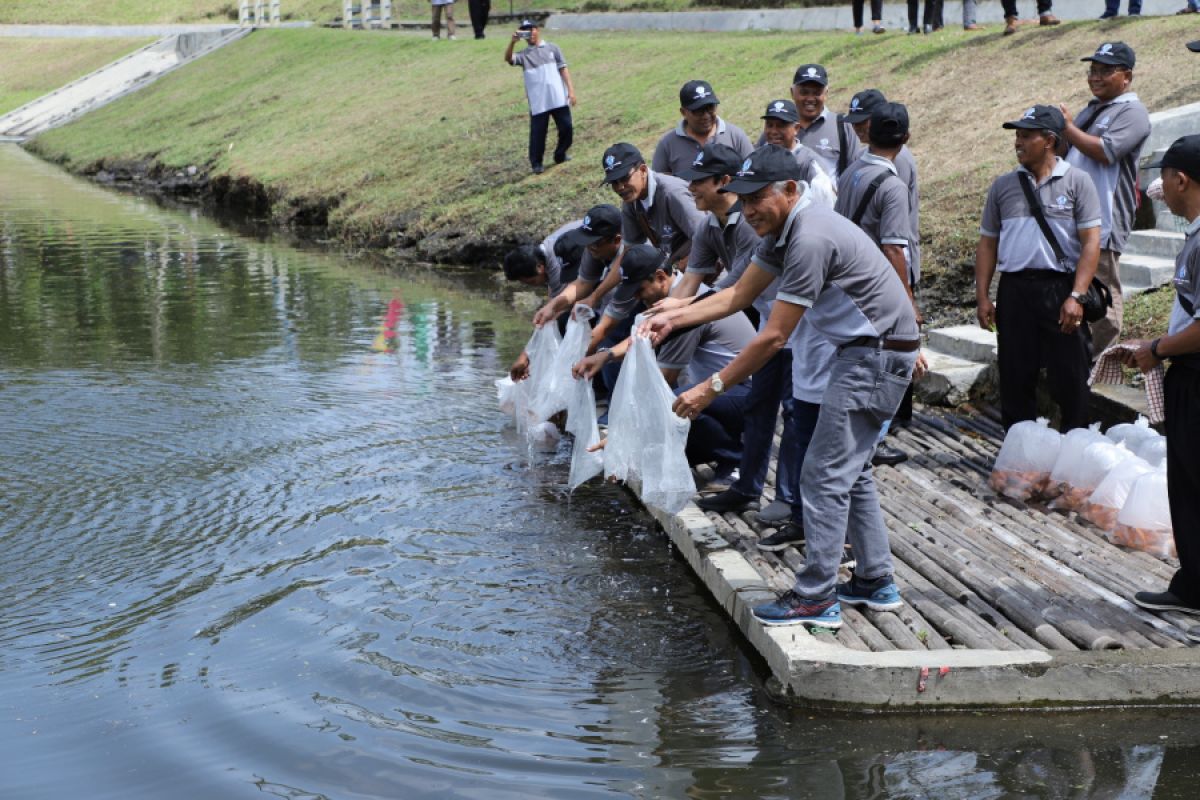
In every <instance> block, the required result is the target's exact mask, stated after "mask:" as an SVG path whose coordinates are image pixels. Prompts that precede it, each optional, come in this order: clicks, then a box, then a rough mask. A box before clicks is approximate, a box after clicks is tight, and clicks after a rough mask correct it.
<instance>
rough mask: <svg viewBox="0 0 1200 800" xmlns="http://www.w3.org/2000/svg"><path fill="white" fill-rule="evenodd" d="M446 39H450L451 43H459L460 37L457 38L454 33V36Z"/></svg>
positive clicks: (451, 35)
mask: <svg viewBox="0 0 1200 800" xmlns="http://www.w3.org/2000/svg"><path fill="white" fill-rule="evenodd" d="M446 38H447V39H449V40H450V41H452V42H457V41H458V37H457V36H455V35H454V34H453V33H452V34H450V35H449V36H447V37H446Z"/></svg>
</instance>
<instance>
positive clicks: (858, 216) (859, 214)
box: [850, 169, 892, 225]
mask: <svg viewBox="0 0 1200 800" xmlns="http://www.w3.org/2000/svg"><path fill="white" fill-rule="evenodd" d="M891 174H892V173H891V172H889V171H888V170H886V169H885V170H884V171H883V172H881V173H879V174H878V175H876V176H875V179H874V180H872V181H871V183H870V184H868V185H867V192H866V194H864V195H863V196H862V200H860V201H859V203H858V208H856V209H854V216H852V217H850V221H851V222H853V223H854V224H855V225H859V224H861V223H862V218H863V215H864V214H866V213H867V207H868V206H869V205H871V201H872V200H874V199H875V192H877V191H879V187H880V185H882V184H883V182H884V181H886V180H887V179H888V176H889V175H891Z"/></svg>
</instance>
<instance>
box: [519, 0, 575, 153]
mask: <svg viewBox="0 0 1200 800" xmlns="http://www.w3.org/2000/svg"><path fill="white" fill-rule="evenodd" d="M522 40H524V41H525V43H526V45H525V49H524V50H522V51H521V52H519V53H516V54H515V55H514V54H513V46H514V45H515V44H516V43H517V42H518V41H522ZM504 60H505V61H507V62H508V63H509V64H512V65H513V66H515V67H521V68H522V69H523V70H524V71H525V96H526V97H527V98H528V100H529V164H530V166H531V167H532V168H533V174H534V175H540V174H542V172H543V170H544V169H545V167H544V166H543V165H542V157H543V156H544V155H545V154H546V133H547V131H548V130H549V129H550V118H551V117H553V118H554V126H555V127H556V128H558V144H557V145H556V146H555V148H554V163H555V164H561V163H562V162H564V161H569V160H570V158H571V155H570V153H568V152H567V151H568V150H570V149H571V142H572V141H573V140H574V138H575V128H574V126H573V125H572V123H571V106H573V105H575V86H574V85H573V84H572V83H571V73H570V72H569V71H568V70H567V62H566V60H565V59H564V58H563V54H562V50H559V49H558V45H556V44H550V42H547V41H543V40H542V32H541V30H540V29H539V28H538V24H537V23H536V22H534V21H533V20H529V19H527V20H525V21H524V22H522V23H521V27H520V28H518V29H517V30H515V31H513V35H512V38H511V39H510V40H509V42H508V48H507V49H506V50H505V51H504Z"/></svg>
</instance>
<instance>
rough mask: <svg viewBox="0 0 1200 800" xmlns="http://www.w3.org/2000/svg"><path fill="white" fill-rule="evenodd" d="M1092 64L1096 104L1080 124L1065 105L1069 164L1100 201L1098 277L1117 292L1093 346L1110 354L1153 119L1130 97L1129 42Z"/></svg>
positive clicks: (1114, 45) (1097, 325) (1102, 52)
mask: <svg viewBox="0 0 1200 800" xmlns="http://www.w3.org/2000/svg"><path fill="white" fill-rule="evenodd" d="M1081 60H1082V61H1090V62H1091V66H1090V67H1089V68H1088V77H1087V81H1088V88H1089V89H1090V90H1091V92H1092V100H1091V101H1090V102H1089V103H1088V104H1087V106H1086V107H1085V108H1084V109H1083V110H1081V111H1080V112H1079V113H1078V114H1076V115H1075V117H1074V118H1072V117H1071V113H1070V112H1069V111H1068V110H1067V107H1066V106H1064V105H1059V109H1060V110H1061V111H1062V113H1063V117H1064V118H1065V119H1066V121H1067V127H1066V129H1065V130H1064V131H1063V137H1064V138H1065V139H1066V141H1067V143H1068V144H1069V145H1070V146H1071V149H1070V150H1069V151H1068V152H1067V156H1066V158H1067V161H1068V162H1069V163H1070V164H1071V166H1073V167H1077V168H1078V169H1080V170H1082V171H1083V172H1086V173H1087V174H1088V175H1090V176H1091V178H1092V182H1093V183H1094V184H1096V193H1097V195H1099V197H1100V261H1099V264H1098V266H1097V267H1096V277H1097V278H1099V279H1100V280H1101V282H1102V283H1104V285H1105V286H1107V287H1108V288H1109V290H1110V291H1111V292H1112V300H1113V304H1112V307H1111V308H1110V309H1109V310H1108V314H1107V315H1106V316H1105V318H1104V319H1102V320H1098V321H1096V322H1093V323H1092V325H1091V328H1092V344H1093V345H1094V352H1095V353H1096V354H1099V353H1102V352H1104V350H1106V349H1107V348H1108V346H1109V345H1110V344H1112V343H1113V342H1115V341H1116V340H1117V338H1118V337H1119V336H1120V335H1121V321H1122V318H1123V316H1124V307H1125V304H1124V302H1123V301H1122V298H1121V276H1120V259H1121V251H1122V250H1124V249H1125V243H1126V242H1127V241H1128V239H1129V231H1130V229H1132V228H1133V214H1134V211H1135V210H1136V208H1137V191H1138V188H1137V174H1138V159H1139V158H1140V157H1141V154H1142V145H1144V144H1145V143H1146V139H1147V138H1148V137H1149V136H1150V113H1149V112H1148V111H1146V107H1145V106H1144V105H1142V102H1141V101H1140V100H1138V96H1137V95H1136V94H1134V93H1133V92H1131V91H1129V87H1130V84H1132V83H1133V65H1134V63H1135V58H1134V54H1133V48H1132V47H1130V46H1129V45H1127V44H1125V43H1124V42H1105V43H1104V44H1102V45H1100V46H1099V47H1098V48H1096V52H1095V53H1094V54H1093V55H1090V56H1087V57H1086V58H1083V59H1081Z"/></svg>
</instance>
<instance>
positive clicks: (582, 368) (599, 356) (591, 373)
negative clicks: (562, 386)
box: [571, 350, 612, 380]
mask: <svg viewBox="0 0 1200 800" xmlns="http://www.w3.org/2000/svg"><path fill="white" fill-rule="evenodd" d="M610 358H612V353H610V352H609V351H607V350H601V351H600V352H598V353H593V354H592V355H590V356H588V357H586V358H584V359H582V360H580V361H579V362H577V363H576V364H575V366H573V367H571V374H572V375H574V376H575V377H576V378H577V379H579V378H586V379H587V380H591V379H592V378H594V377H596V374H597V373H598V372H600V370H601V369H603V367H604V365H605V364H607V363H608V360H609V359H610Z"/></svg>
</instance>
